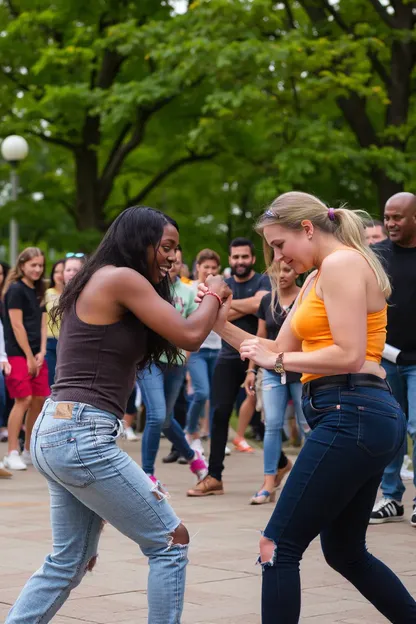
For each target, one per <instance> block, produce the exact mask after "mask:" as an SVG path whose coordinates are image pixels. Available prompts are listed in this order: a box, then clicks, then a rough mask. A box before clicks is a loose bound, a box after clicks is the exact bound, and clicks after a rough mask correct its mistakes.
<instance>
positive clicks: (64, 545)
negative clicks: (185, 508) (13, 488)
mask: <svg viewBox="0 0 416 624" xmlns="http://www.w3.org/2000/svg"><path fill="white" fill-rule="evenodd" d="M58 406H59V409H58V410H57V407H58ZM121 428H122V424H121V422H120V421H119V420H117V418H116V417H115V416H114V415H112V414H110V413H108V412H104V411H102V410H100V409H96V408H94V407H91V406H90V405H85V404H83V403H54V402H53V401H52V400H47V401H46V403H45V406H44V408H43V410H42V412H41V414H40V416H39V418H38V420H37V421H36V424H35V427H34V429H33V433H32V440H31V454H32V460H33V463H34V465H35V467H36V468H37V469H38V471H39V472H40V473H41V474H43V476H44V477H46V479H47V482H48V487H49V492H50V498H51V522H52V534H53V550H52V553H51V554H50V555H48V556H47V557H46V559H45V562H44V564H43V565H42V567H41V568H39V570H38V571H37V572H35V574H34V575H33V576H32V577H31V578H30V579H29V581H28V582H27V583H26V585H25V587H24V588H23V590H22V592H21V594H20V596H19V597H18V599H17V601H16V603H15V604H14V606H13V607H12V609H11V611H10V612H9V615H8V617H7V619H6V624H44V623H46V622H50V621H51V620H52V618H53V617H54V615H55V614H56V612H57V611H58V610H59V608H60V607H61V606H62V605H63V603H64V602H65V601H66V599H67V598H68V596H69V594H70V592H71V591H72V590H73V589H74V588H75V587H76V586H77V585H79V583H80V582H81V580H82V578H83V576H84V575H85V573H86V571H87V570H88V569H92V567H93V565H94V563H95V559H96V557H97V548H98V540H99V537H100V532H101V529H102V525H103V520H105V521H107V522H109V523H110V524H112V525H113V526H114V527H116V528H117V529H118V530H119V531H120V532H121V533H123V534H124V535H126V536H127V537H130V538H131V539H132V540H133V541H134V542H136V543H137V544H138V545H139V547H140V549H141V551H142V552H143V554H144V555H146V556H147V557H148V558H149V564H150V571H149V582H148V603H149V615H148V622H149V624H180V621H181V613H182V609H183V597H184V590H185V571H186V564H187V562H188V559H187V545H182V544H172V535H171V534H172V533H173V531H174V530H175V529H176V528H177V527H178V526H179V524H180V520H179V518H177V516H176V515H175V513H174V512H173V510H172V508H171V507H170V505H169V503H168V501H167V500H166V497H165V495H164V494H163V492H161V491H160V490H159V488H158V486H155V485H154V484H153V483H152V481H151V480H150V479H149V477H148V476H147V475H146V474H145V473H144V472H143V470H142V469H141V468H140V467H139V466H138V465H137V464H136V463H135V462H134V461H133V460H132V459H131V458H130V457H129V456H128V455H127V453H125V452H124V451H122V450H121V449H120V448H119V447H118V446H117V444H116V438H117V437H118V435H119V433H120V431H121ZM185 532H186V531H185ZM183 541H187V540H183Z"/></svg>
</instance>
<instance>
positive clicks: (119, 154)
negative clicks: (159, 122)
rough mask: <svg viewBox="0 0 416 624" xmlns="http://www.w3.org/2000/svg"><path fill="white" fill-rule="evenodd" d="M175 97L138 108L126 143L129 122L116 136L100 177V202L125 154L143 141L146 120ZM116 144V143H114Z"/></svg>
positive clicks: (110, 186)
mask: <svg viewBox="0 0 416 624" xmlns="http://www.w3.org/2000/svg"><path fill="white" fill-rule="evenodd" d="M175 97H176V94H175V95H171V96H168V97H166V98H164V99H163V100H160V101H159V102H156V103H155V104H154V105H153V107H152V108H150V109H148V110H145V109H144V110H138V112H137V121H136V123H135V125H134V127H133V133H132V135H131V137H130V139H129V141H127V143H123V140H124V138H125V137H126V136H127V133H128V131H129V130H130V127H131V124H130V127H129V128H126V127H125V128H123V130H122V132H121V133H120V135H119V136H118V138H117V141H116V143H115V144H114V146H113V149H112V150H111V154H110V156H109V158H108V160H107V162H106V164H105V167H104V170H103V173H102V175H101V179H100V183H99V184H100V202H101V203H102V204H105V202H106V201H107V199H108V197H109V196H110V193H111V189H112V187H113V182H114V179H115V177H116V176H117V174H118V173H119V171H120V169H121V166H122V165H123V162H124V161H125V159H126V158H127V156H128V155H129V154H130V153H131V152H132V151H133V150H134V149H135V148H136V147H138V146H139V145H140V143H141V142H142V141H143V137H144V133H145V129H146V125H147V122H148V121H149V119H150V117H151V116H152V115H154V113H156V112H157V111H159V110H160V109H161V108H163V107H164V106H166V105H167V104H169V103H170V102H172V100H173V99H174V98H175ZM116 144H118V145H116Z"/></svg>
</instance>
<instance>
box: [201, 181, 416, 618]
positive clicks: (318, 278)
mask: <svg viewBox="0 0 416 624" xmlns="http://www.w3.org/2000/svg"><path fill="white" fill-rule="evenodd" d="M257 231H258V232H259V233H260V234H261V235H262V236H263V238H264V248H265V255H266V259H267V262H268V263H269V265H270V273H271V277H272V280H273V281H274V284H275V286H276V281H275V276H276V275H277V269H278V265H279V263H280V261H281V260H283V261H284V262H286V264H288V265H290V266H291V267H292V268H293V269H294V270H295V271H296V273H304V272H306V271H308V270H310V269H312V268H316V269H317V271H316V272H314V273H312V274H311V275H310V276H309V278H308V279H307V280H306V282H305V285H304V287H303V289H302V291H301V292H300V294H299V296H298V299H297V301H296V303H295V305H294V306H293V308H292V310H291V312H290V314H289V315H288V317H287V319H286V321H285V323H284V325H283V327H282V329H281V331H280V332H279V335H278V337H277V338H276V340H275V341H271V340H267V339H262V338H253V336H250V335H249V334H247V333H246V332H244V331H242V330H241V329H238V328H236V327H235V326H232V325H230V324H229V323H225V322H224V321H225V319H226V312H227V310H226V309H225V310H223V309H222V310H221V322H222V325H220V322H217V324H216V325H215V326H214V329H215V330H216V331H218V332H219V333H220V334H221V335H222V337H223V338H224V339H225V340H227V341H228V342H230V343H231V344H232V345H234V346H235V347H236V348H238V349H239V350H240V354H241V358H242V359H243V360H246V359H251V360H253V361H254V362H255V363H256V364H257V365H259V366H262V367H263V368H266V369H270V370H275V371H276V372H277V373H280V374H281V375H282V376H283V377H284V376H285V374H286V371H293V372H299V373H303V377H302V382H303V410H304V413H305V416H306V418H307V421H308V423H309V425H310V427H311V429H312V433H311V435H310V436H309V438H308V440H307V441H306V444H305V446H304V447H303V449H302V451H301V453H300V455H299V458H298V460H297V461H296V463H295V465H294V467H293V469H292V471H291V473H290V475H289V478H288V480H287V482H286V485H285V487H284V489H283V491H282V494H281V496H280V499H279V501H278V503H277V505H276V508H275V510H274V512H273V514H272V517H271V519H270V521H269V523H268V525H267V527H266V530H265V531H264V534H263V537H262V538H261V540H260V561H261V564H262V567H263V592H262V600H263V604H262V621H263V624H272V623H273V624H296V623H297V622H298V621H299V615H300V579H299V562H300V560H301V559H302V555H303V553H304V551H305V550H306V548H307V547H308V546H309V544H310V542H311V541H312V540H313V539H314V538H315V537H316V536H317V535H320V537H321V544H322V549H323V552H324V556H325V558H326V561H327V563H328V564H329V565H330V566H331V567H333V568H334V569H335V570H337V571H338V572H339V573H340V574H342V575H343V576H344V577H345V578H346V579H348V580H349V581H350V582H351V583H352V584H353V585H354V586H355V587H356V588H357V589H358V590H359V591H360V592H361V593H362V594H363V596H365V597H366V598H367V599H368V600H369V601H370V602H371V603H372V604H373V605H374V606H375V607H376V609H378V610H379V611H380V612H381V613H382V614H383V615H384V616H385V617H386V618H387V619H388V620H389V621H390V622H395V623H396V624H409V623H410V622H416V602H415V601H414V600H413V598H412V597H411V595H410V594H409V593H408V592H407V590H406V589H405V587H404V586H403V585H402V583H401V582H400V580H399V579H398V578H397V576H395V575H394V574H393V572H392V571H391V570H389V568H387V567H386V566H385V565H384V564H383V563H382V562H381V561H379V560H378V559H376V558H375V557H373V556H372V555H371V554H370V553H369V552H368V551H367V548H366V532H367V525H368V521H369V518H370V514H371V510H372V507H373V503H374V500H375V497H376V493H377V489H378V486H379V484H380V480H381V476H382V474H383V470H384V468H385V466H386V465H387V464H388V463H389V462H390V461H391V460H392V458H393V457H394V456H395V453H396V452H397V451H398V449H399V448H400V447H401V444H402V443H403V440H404V436H405V432H406V420H405V417H404V414H403V412H402V410H401V408H400V406H399V405H398V403H397V401H396V400H395V399H394V397H393V396H392V393H391V390H390V387H389V386H388V384H387V383H386V381H385V379H384V377H385V372H384V370H383V368H382V367H381V366H380V360H381V354H382V351H383V348H384V343H385V336H386V321H387V316H386V312H387V307H386V299H387V297H388V296H389V294H390V284H389V280H388V278H387V276H386V274H385V272H384V270H383V268H382V266H381V264H380V263H379V261H378V260H377V258H376V256H375V255H374V254H373V252H372V251H370V249H369V248H368V246H366V244H365V242H364V240H365V239H364V227H363V223H362V220H361V217H360V215H359V214H357V213H356V212H353V211H350V210H347V209H345V208H338V209H334V208H329V209H328V208H327V207H326V206H325V204H323V203H322V202H321V201H320V200H319V199H317V198H316V197H313V196H311V195H307V194H305V193H296V192H292V193H285V194H284V195H281V196H280V197H278V198H277V199H276V200H275V201H274V202H273V203H272V205H271V206H270V208H269V209H268V210H266V212H265V213H264V214H263V216H262V217H261V218H260V220H259V222H258V225H257ZM203 291H204V289H203V288H201V289H200V296H201V295H203ZM226 307H227V306H225V308H226Z"/></svg>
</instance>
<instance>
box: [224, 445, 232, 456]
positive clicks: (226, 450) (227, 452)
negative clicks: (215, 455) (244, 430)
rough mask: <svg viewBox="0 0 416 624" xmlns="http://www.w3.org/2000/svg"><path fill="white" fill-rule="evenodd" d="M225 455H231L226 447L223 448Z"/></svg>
mask: <svg viewBox="0 0 416 624" xmlns="http://www.w3.org/2000/svg"><path fill="white" fill-rule="evenodd" d="M225 454H226V455H227V456H228V455H231V451H230V449H229V448H228V446H226V447H225Z"/></svg>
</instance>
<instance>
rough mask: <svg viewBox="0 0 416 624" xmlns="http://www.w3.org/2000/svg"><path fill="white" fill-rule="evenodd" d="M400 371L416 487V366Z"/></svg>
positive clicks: (415, 501)
mask: <svg viewBox="0 0 416 624" xmlns="http://www.w3.org/2000/svg"><path fill="white" fill-rule="evenodd" d="M399 371H400V374H401V375H402V377H403V378H404V379H405V382H406V390H407V410H408V424H407V430H408V432H409V435H410V437H411V438H412V442H413V473H414V476H413V484H414V486H415V487H416V366H400V367H399ZM413 503H414V504H416V498H414V500H413ZM412 523H413V520H412Z"/></svg>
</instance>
